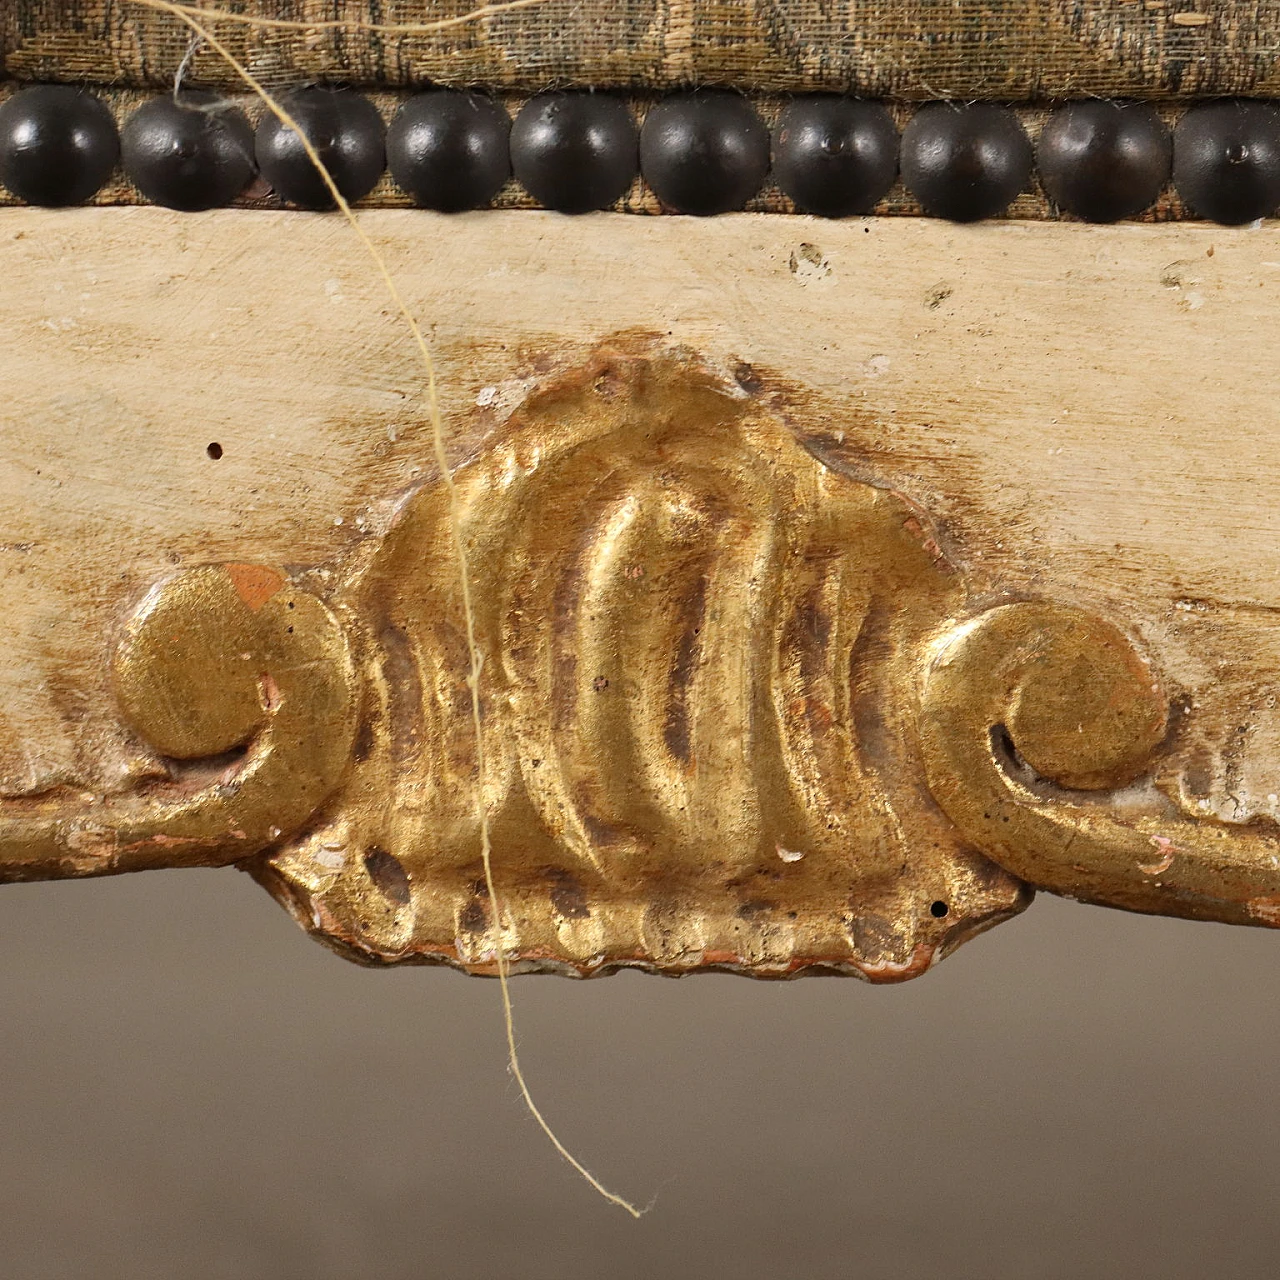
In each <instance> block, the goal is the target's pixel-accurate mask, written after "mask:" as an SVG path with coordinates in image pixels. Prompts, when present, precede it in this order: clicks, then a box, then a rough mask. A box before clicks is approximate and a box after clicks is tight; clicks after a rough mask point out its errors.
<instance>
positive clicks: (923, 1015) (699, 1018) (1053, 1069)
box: [0, 871, 1280, 1280]
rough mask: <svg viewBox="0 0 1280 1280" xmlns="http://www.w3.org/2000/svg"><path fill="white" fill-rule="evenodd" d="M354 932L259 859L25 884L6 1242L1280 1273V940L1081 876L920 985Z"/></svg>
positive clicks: (179, 1263) (529, 1268)
mask: <svg viewBox="0 0 1280 1280" xmlns="http://www.w3.org/2000/svg"><path fill="white" fill-rule="evenodd" d="M513 990H514V993H515V999H516V1013H517V1018H518V1024H519V1031H520V1041H521V1045H522V1049H523V1055H524V1060H525V1067H526V1071H527V1074H528V1076H529V1078H530V1081H531V1083H532V1085H533V1088H534V1090H535V1092H536V1095H537V1097H538V1098H539V1100H540V1102H541V1103H542V1105H543V1107H544V1109H545V1111H546V1112H547V1114H548V1116H549V1117H550V1118H551V1120H552V1122H553V1123H554V1124H555V1125H556V1126H557V1127H558V1129H559V1131H560V1133H561V1135H562V1136H563V1138H564V1139H565V1141H566V1142H567V1143H568V1144H569V1145H570V1146H571V1147H572V1148H573V1149H574V1150H575V1151H576V1152H577V1153H579V1154H580V1155H581V1156H582V1158H583V1159H584V1160H585V1161H586V1162H587V1163H588V1164H589V1165H590V1166H591V1167H592V1168H593V1169H595V1170H596V1171H597V1172H598V1173H599V1174H600V1176H601V1177H602V1178H604V1179H605V1180H606V1181H607V1182H609V1183H610V1184H611V1185H612V1186H614V1187H615V1188H617V1189H618V1190H620V1191H622V1192H624V1193H626V1194H627V1195H629V1196H632V1197H636V1198H639V1199H641V1200H645V1199H648V1198H649V1197H650V1196H651V1195H652V1194H653V1193H654V1192H655V1191H656V1192H657V1193H658V1200H657V1204H656V1206H655V1208H654V1209H653V1211H652V1213H651V1214H650V1215H649V1216H648V1217H646V1218H645V1219H644V1220H643V1221H642V1222H640V1223H638V1224H637V1223H634V1222H632V1221H631V1220H630V1219H629V1218H627V1217H626V1216H625V1215H623V1214H622V1213H621V1212H620V1211H618V1210H616V1209H612V1208H610V1207H609V1206H607V1205H605V1204H603V1203H601V1202H599V1201H598V1200H597V1199H596V1198H595V1197H594V1196H593V1194H592V1193H591V1192H590V1191H589V1190H588V1189H587V1188H586V1187H585V1186H583V1185H582V1184H581V1183H579V1182H578V1181H577V1180H576V1179H575V1177H574V1176H573V1175H572V1174H571V1173H570V1172H569V1171H568V1170H567V1169H566V1168H565V1167H564V1166H563V1165H561V1164H560V1163H559V1162H558V1160H557V1158H556V1156H555V1155H554V1153H553V1152H552V1150H551V1149H550V1147H549V1146H548V1144H547V1143H546V1141H545V1139H543V1137H542V1136H541V1135H540V1134H539V1133H538V1132H537V1130H536V1129H535V1128H534V1125H533V1123H532V1122H531V1121H530V1120H529V1119H528V1117H527V1116H526V1115H525V1114H524V1112H523V1111H522V1108H521V1104H520V1101H519V1098H518V1096H517V1095H516V1093H515V1089H514V1086H513V1085H512V1083H511V1081H510V1078H509V1076H508V1075H507V1073H506V1069H505V1064H504V1049H503V1043H502V1030H501V1022H500V1012H499V1004H498V989H497V986H496V985H495V984H494V983H492V982H486V981H480V980H475V979H467V978H464V977H462V976H460V975H458V974H455V973H451V972H446V971H436V970H422V969H405V970H399V971H390V972H377V971H368V970H363V969H359V968H357V967H355V966H353V965H349V964H346V963H345V962H343V961H341V960H339V959H338V958H336V957H335V956H332V955H330V954H329V953H328V952H326V951H324V950H323V949H322V948H321V947H319V946H318V945H317V944H315V943H314V942H312V941H310V940H309V939H307V938H306V937H305V936H303V935H302V934H301V933H300V932H299V931H298V930H297V929H296V928H295V927H294V925H293V924H292V923H291V922H290V921H289V920H288V919H287V917H286V916H285V915H284V913H283V912H282V911H281V910H280V909H279V908H278V907H277V906H275V904H274V903H272V902H271V901H270V899H269V898H267V896H266V895H265V894H264V893H262V891H261V890H260V889H259V888H258V887H257V886H256V885H254V884H253V883H252V882H251V881H250V880H249V879H248V878H247V877H245V876H242V875H239V874H237V873H236V872H234V871H220V872H166V873H152V874H147V875H140V876H133V877H126V878H122V879H119V880H112V881H98V882H87V883H68V884H51V885H11V886H5V887H3V888H0V1028H3V1037H2V1039H0V1275H3V1277H4V1278H5V1280H26V1278H27V1277H46V1276H47V1277H62V1276H67V1277H80V1276H91V1277H94V1278H95V1280H99V1278H101V1280H106V1278H108V1277H116V1276H119V1277H128V1278H129V1280H144V1278H146V1277H164V1278H165V1280H168V1278H169V1277H179V1276H180V1277H191V1278H193V1280H204V1278H205V1277H209V1278H213V1277H217V1278H222V1277H227V1278H234V1280H254V1278H256V1277H269V1278H271V1280H288V1278H292V1277H299V1278H303V1277H305V1278H307V1280H313V1278H314V1280H324V1278H327V1277H335V1278H337V1277H340V1278H341V1280H360V1278H362V1277H379V1278H383V1277H390V1278H395V1277H433V1276H441V1277H477V1278H484V1280H489V1278H491V1277H506V1276H510V1277H519V1278H526V1280H537V1278H539V1277H557V1278H562V1277H576V1276H590V1277H596V1276H599V1277H609V1278H610V1280H612V1278H615V1277H616V1278H619V1280H623V1278H626V1277H632V1276H635V1277H647V1276H661V1277H684V1276H697V1277H718V1276H727V1277H735V1278H736V1280H753V1278H754V1277H761V1278H764V1277H768V1278H769V1280H783V1278H787V1277H797V1278H801V1277H803V1278H804V1280H810V1278H812V1277H818V1276H846V1275H850V1276H867V1277H877V1278H879V1277H887V1278H891V1280H898V1278H902V1280H910V1278H914V1277H946V1280H960V1278H962V1277H974V1278H975V1280H977V1278H981V1280H992V1278H994V1277H1006V1276H1008V1277H1073V1278H1074V1277H1090V1278H1093V1277H1112V1276H1114V1277H1125V1278H1126V1280H1133V1278H1135V1277H1148V1276H1150V1277H1161V1278H1164V1280H1168V1278H1170V1277H1184V1276H1185V1277H1209V1276H1212V1277H1223V1276H1226V1277H1245V1276H1249V1277H1252V1276H1259V1277H1261V1276H1267V1277H1271V1276H1274V1275H1275V1274H1277V1270H1278V1269H1280V1250H1278V1246H1280V1224H1278V1223H1277V1190H1278V1189H1280V1188H1278V1186H1277V1183H1278V1182H1280V1176H1278V1174H1277V1164H1278V1163H1280V1162H1278V1160H1277V1138H1278V1137H1280V1124H1278V1123H1277V1119H1276V1110H1277V1104H1276V1096H1275V1081H1276V1079H1277V1074H1278V1072H1280V1068H1278V1067H1277V1049H1280V1036H1278V1035H1277V1023H1278V1021H1280V1015H1278V1013H1277V1007H1276V1006H1277V1001H1276V996H1277V993H1280V939H1278V938H1277V937H1276V936H1275V935H1274V934H1270V933H1268V932H1264V931H1261V930H1252V929H1239V930H1232V929H1228V928H1225V927H1221V926H1213V925H1190V924H1184V923H1181V922H1177V921H1167V920H1158V919H1145V918H1141V917H1135V916H1126V915H1123V914H1121V913H1118V912H1108V911H1103V910H1099V909H1096V908H1088V907H1081V906H1076V905H1074V904H1070V903H1065V902H1060V901H1056V900H1054V899H1051V898H1048V897H1041V898H1039V899H1038V900H1037V901H1036V903H1035V904H1034V905H1033V906H1032V907H1031V909H1030V911H1029V912H1028V913H1027V914H1026V915H1024V916H1022V917H1021V918H1020V919H1018V920H1015V921H1013V922H1012V923H1009V924H1005V925H1002V926H1001V927H1000V928H999V929H997V930H996V931H995V932H994V933H991V934H989V935H987V936H985V937H982V938H978V939H977V940H975V941H974V942H972V943H970V944H969V945H968V946H966V947H965V948H963V949H962V950H961V951H959V952H958V953H957V954H956V955H954V956H952V957H951V958H950V959H949V960H947V961H946V962H945V963H944V964H942V965H941V966H940V967H939V968H938V969H936V970H934V971H933V972H932V973H930V974H928V975H926V976H925V977H924V978H921V979H918V980H916V981H915V982H911V983H908V984H906V985H904V986H900V987H882V988H872V987H868V986H865V985H864V984H862V983H858V982H854V981H841V980H836V979H808V980H803V981H800V982H795V983H785V984H773V983H754V982H750V981H747V980H745V979H742V978H734V977H726V976H710V977H698V978H691V979H685V980H682V981H679V982H672V981H664V980H661V979H657V978H652V977H644V976H641V975H636V974H623V975H620V976H618V977H613V978H607V979H602V980H600V981H596V982H588V983H579V982H570V981H567V980H563V979H556V978H522V979H518V980H516V982H515V983H514V987H513Z"/></svg>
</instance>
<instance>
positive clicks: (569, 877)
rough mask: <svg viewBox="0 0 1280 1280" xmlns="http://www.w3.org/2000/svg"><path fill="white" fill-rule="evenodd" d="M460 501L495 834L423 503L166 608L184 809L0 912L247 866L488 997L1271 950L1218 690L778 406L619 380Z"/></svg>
mask: <svg viewBox="0 0 1280 1280" xmlns="http://www.w3.org/2000/svg"><path fill="white" fill-rule="evenodd" d="M806 439H808V443H809V445H810V446H812V447H806V443H805V442H804V441H805V440H806ZM455 483H456V486H457V492H456V502H457V513H458V521H457V532H458V533H459V534H460V535H461V537H462V538H463V539H464V545H465V548H466V552H467V557H468V560H469V563H470V565H471V575H472V592H473V597H474V602H475V616H474V625H475V629H476V636H477V640H478V643H479V647H480V651H481V653H482V655H483V659H484V664H483V669H482V674H481V682H480V710H481V725H482V729H481V731H482V733H483V735H484V741H483V747H484V759H485V762H486V764H485V770H484V777H483V794H482V796H480V797H478V796H477V781H478V777H477V775H478V768H477V741H476V736H475V731H474V723H473V721H472V718H471V714H470V705H471V693H470V689H469V686H468V671H469V666H468V657H467V645H466V619H465V617H464V613H463V606H462V601H461V596H460V589H459V579H458V574H457V562H456V557H455V555H454V554H453V539H454V536H455V529H454V525H453V523H452V522H451V517H450V507H449V502H448V495H447V493H446V490H445V487H444V486H443V485H442V484H441V483H440V482H439V481H435V482H430V481H429V482H427V483H425V484H422V485H421V486H420V487H418V488H416V489H415V490H414V491H412V492H411V493H409V494H408V495H407V496H406V497H405V498H404V500H403V502H402V503H401V505H400V507H399V510H398V513H397V515H396V518H395V519H394V521H393V522H392V525H391V527H390V529H389V531H388V532H386V534H385V535H384V536H374V535H370V536H369V537H368V538H367V539H366V540H365V542H364V543H363V544H361V545H359V546H358V547H357V548H356V550H355V551H354V552H353V553H352V554H351V555H350V557H349V558H348V559H347V560H346V561H345V562H343V563H340V564H338V565H335V566H331V568H332V569H333V570H334V572H333V573H332V574H331V575H329V576H328V577H325V578H320V577H318V576H316V575H313V574H307V573H305V572H299V573H295V574H293V575H290V574H287V573H285V572H284V571H283V570H280V569H276V568H273V567H269V566H261V565H246V564H218V565H204V566H199V567H195V568H188V569H184V570H182V571H180V572H178V573H177V574H176V575H174V576H173V577H170V578H168V579H167V580H165V581H162V582H160V583H157V584H156V585H155V586H154V587H153V588H152V590H151V591H150V592H148V593H147V595H146V596H145V597H144V598H143V599H142V600H141V601H140V602H139V603H138V604H137V606H136V608H135V610H134V612H133V613H132V615H131V616H130V617H128V618H127V619H124V620H123V621H122V624H121V630H120V634H119V636H118V637H117V638H116V640H115V644H114V650H113V652H112V653H111V655H110V658H109V660H110V662H111V670H112V675H113V680H114V688H115V694H116V698H117V701H118V706H119V714H120V717H121V719H122V721H123V722H124V724H125V725H127V726H128V728H129V729H130V730H131V731H132V732H133V733H134V734H136V735H137V737H138V738H139V739H140V740H141V742H142V743H144V744H146V746H147V747H148V748H149V749H150V751H151V752H152V753H153V754H154V760H155V766H156V767H155V770H154V776H153V777H148V778H141V779H139V780H138V782H137V784H136V785H135V786H134V788H133V790H132V791H131V792H129V793H128V794H126V795H123V796H111V797H103V798H97V799H95V798H92V797H89V798H86V797H85V796H84V794H83V793H81V792H79V791H72V790H70V789H69V788H57V789H54V790H50V791H46V792H44V793H42V794H38V795H23V796H10V797H8V798H5V799H3V801H0V878H3V879H6V880H35V879H52V878H58V877H65V876H82V875H96V874H109V873H113V872H119V871H132V870H142V869H147V868H158V867H176V866H218V865H225V864H229V863H235V864H238V865H240V866H242V867H243V868H245V869H246V870H249V871H250V872H251V873H252V874H253V875H254V876H255V877H256V878H257V879H259V880H260V881H261V882H262V883H263V884H264V885H265V886H266V887H267V888H268V890H269V891H270V892H271V893H272V894H273V895H274V896H275V897H276V898H277V899H279V900H280V901H281V902H282V903H283V904H284V905H285V906H286V907H287V908H288V909H289V911H290V912H291V913H292V914H293V915H294V916H295V918H296V919H298V920H299V922H300V923H301V924H303V925H304V927H306V928H307V929H308V930H310V931H311V932H313V933H314V934H315V935H316V936H317V937H319V938H320V939H321V940H322V941H325V942H326V943H328V944H329V945H331V946H333V947H334V948H335V949H337V950H339V951H340V952H342V953H343V954H346V955H348V956H350V957H351V958H353V959H357V960H362V961H367V962H373V963H395V962H400V961H417V962H445V963H449V964H454V965H457V966H459V967H461V968H464V969H466V970H468V971H469V972H475V973H493V972H495V971H496V967H497V953H498V949H499V948H502V951H503V954H504V955H505V956H506V957H507V958H508V960H509V963H510V965H511V967H512V968H514V969H515V970H549V971H555V972H563V973H569V974H577V975H590V974H594V973H599V972H606V971H609V970H611V969H615V968H617V967H620V966H636V967H642V968H649V969H655V970H659V971H662V972H666V973H681V972H686V971H691V970H697V969H707V968H721V969H731V970H734V971H739V972H744V973H748V974H752V975H755V976H766V977H786V976H791V975H794V974H797V973H801V972H805V971H813V970H826V971H839V972H848V973H855V974H859V975H861V976H863V977H866V978H869V979H871V980H873V981H893V980H899V979H903V978H907V977H912V976H915V975H916V974H918V973H921V972H923V971H924V970H925V969H927V968H928V967H929V966H930V965H931V964H932V963H934V962H935V961H936V960H937V959H939V958H941V957H942V956H944V955H946V954H947V953H948V952H949V951H951V950H952V949H954V948H955V947H956V946H957V945H959V943H961V942H962V941H964V940H965V939H967V938H968V937H971V936H972V935H974V934H975V933H978V932H981V931H982V930H983V929H986V928H989V927H990V926H991V925H993V924H995V923H997V922H999V921H1000V920H1002V919H1005V918H1007V917H1008V916H1011V915H1013V914H1015V913H1017V912H1018V911H1021V910H1022V909H1023V908H1024V907H1025V906H1026V905H1027V904H1028V903H1029V901H1030V899H1031V896H1032V891H1033V889H1034V888H1043V889H1047V890H1049V891H1052V892H1057V893H1062V894H1067V895H1070V896H1072V897H1076V898H1080V899H1083V900H1086V901H1091V902H1097V903H1101V904H1105V905H1111V906H1117V907H1123V908H1126V909H1130V910H1135V911H1145V912H1155V913H1161V914H1168V915H1178V916H1186V917H1192V918H1197V919H1204V920H1221V921H1228V922H1233V923H1257V924H1276V923H1280V834H1278V833H1277V832H1276V831H1275V829H1274V826H1273V825H1269V824H1261V823H1257V824H1253V823H1251V824H1231V823H1227V822H1223V821H1218V820H1215V819H1213V818H1211V817H1206V816H1204V815H1203V814H1193V813H1189V812H1186V811H1185V810H1184V807H1183V806H1182V805H1181V804H1180V802H1179V800H1178V799H1177V796H1178V794H1179V792H1178V788H1177V787H1176V786H1174V785H1172V783H1171V782H1170V769H1171V762H1175V761H1176V758H1177V751H1178V742H1179V732H1180V726H1181V717H1180V715H1174V714H1172V713H1171V707H1173V706H1175V705H1181V703H1176V704H1175V701H1174V695H1175V694H1181V693H1185V692H1189V691H1181V690H1178V691H1175V690H1171V689H1168V688H1165V687H1164V686H1163V684H1162V681H1161V676H1160V673H1159V672H1158V671H1156V670H1155V669H1154V668H1153V667H1152V665H1151V663H1150V662H1149V660H1148V658H1147V657H1146V656H1145V654H1144V651H1143V646H1142V644H1141V642H1140V641H1139V640H1138V639H1136V638H1135V637H1133V636H1131V635H1130V634H1128V633H1127V632H1126V631H1125V630H1124V629H1123V623H1124V620H1123V619H1116V620H1111V619H1107V618H1104V617H1101V616H1098V615H1096V614H1094V613H1092V612H1089V611H1086V610H1082V609H1080V608H1078V607H1076V606H1074V605H1072V604H1067V603H1057V602H1054V601H1046V600H1027V599H997V600H993V599H992V598H991V595H990V591H989V590H988V589H987V588H986V587H985V586H984V589H983V590H982V591H981V592H977V591H975V589H974V586H973V584H972V583H971V582H969V581H968V579H967V576H966V574H965V573H964V572H962V571H961V569H960V567H959V566H958V564H957V563H956V562H955V558H954V557H952V556H950V555H948V554H947V553H946V552H945V551H944V550H943V548H942V547H941V546H940V545H939V542H938V541H937V539H936V537H935V535H934V534H933V533H932V532H931V531H930V526H929V523H928V520H927V518H926V516H925V515H924V514H923V513H921V512H920V511H918V510H916V509H915V507H913V506H912V504H911V503H909V502H908V501H907V500H905V499H904V498H903V497H901V496H900V495H898V494H896V493H895V492H893V491H891V490H889V489H886V488H880V487H876V486H874V485H872V484H870V483H867V482H866V481H864V480H862V479H855V478H854V477H853V476H851V475H850V474H848V473H847V471H846V470H845V469H844V466H843V464H842V462H841V459H840V458H839V457H838V456H836V455H829V454H827V453H825V452H824V451H823V450H822V449H821V448H820V447H819V446H817V445H815V444H813V440H812V438H806V437H802V436H801V435H799V434H798V433H797V431H796V429H795V428H794V426H793V425H792V424H791V422H790V421H789V417H788V414H787V413H785V412H783V411H782V410H781V409H780V408H779V407H778V403H777V402H776V401H775V399H774V398H773V397H772V395H771V394H770V391H769V389H768V387H767V386H765V385H763V384H762V383H761V381H760V380H758V379H754V378H750V379H748V378H744V379H742V380H741V381H739V380H735V379H733V378H728V377H725V376H722V375H720V374H717V373H715V372H713V371H712V370H710V369H708V368H705V367H703V366H702V365H701V364H700V363H699V362H698V361H697V360H696V359H695V358H693V357H691V356H688V355H686V354H680V353H662V352H659V351H656V350H654V349H652V348H649V347H647V346H637V345H636V344H626V343H624V344H621V345H619V346H617V347H610V346H605V347H602V348H600V349H599V350H598V351H597V353H596V354H595V355H594V357H592V359H590V360H589V361H588V362H587V363H586V364H584V365H582V366H581V367H579V368H577V369H576V370H573V371H571V372H569V373H567V374H562V375H559V376H554V377H550V376H549V377H548V378H547V379H546V380H545V382H544V383H543V384H542V385H541V386H539V387H537V388H536V389H535V390H534V391H532V392H531V393H530V394H529V395H528V397H527V398H526V400H525V401H524V403H523V404H522V405H521V406H520V407H519V408H518V409H517V410H516V411H515V412H514V413H513V414H512V416H511V418H510V419H509V421H508V422H507V423H506V425H505V426H504V427H503V428H502V429H501V431H499V432H498V433H497V434H496V435H495V436H494V437H493V438H492V439H491V440H490V441H489V442H488V443H487V444H486V445H485V446H484V447H483V448H482V449H481V450H480V451H479V452H478V453H477V454H476V456H474V457H473V458H472V459H471V460H470V461H469V462H468V463H467V464H465V465H464V466H462V467H460V468H459V469H458V470H457V472H456V474H455ZM318 582H325V583H326V584H328V585H326V586H325V587H324V588H323V590H321V589H320V588H318V587H317V586H316V584H317V583H318ZM478 801H479V802H480V803H482V804H483V806H484V810H485V812H486V813H487V815H488V822H489V827H490V834H491V838H492V866H493V872H494V882H495V887H496V890H497V893H498V898H499V902H498V907H499V910H496V911H495V910H494V904H493V903H492V901H491V900H490V898H489V895H488V893H487V891H486V887H485V882H484V875H483V868H482V862H481V853H480V829H479V816H478V814H479V805H478Z"/></svg>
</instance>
